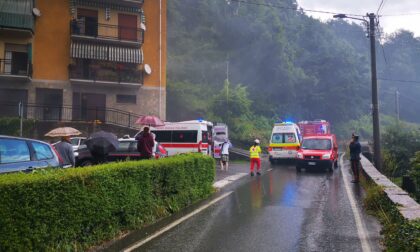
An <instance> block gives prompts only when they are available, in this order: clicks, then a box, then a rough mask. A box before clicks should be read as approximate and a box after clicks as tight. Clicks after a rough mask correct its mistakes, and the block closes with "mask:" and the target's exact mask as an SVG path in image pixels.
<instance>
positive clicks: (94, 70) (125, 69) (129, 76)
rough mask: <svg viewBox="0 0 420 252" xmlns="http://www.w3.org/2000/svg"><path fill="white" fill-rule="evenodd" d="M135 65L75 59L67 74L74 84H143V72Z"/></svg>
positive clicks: (138, 85)
mask: <svg viewBox="0 0 420 252" xmlns="http://www.w3.org/2000/svg"><path fill="white" fill-rule="evenodd" d="M137 67H138V65H137V64H124V63H113V62H106V61H91V60H77V61H76V64H72V65H70V67H69V75H70V81H71V82H72V83H74V84H93V83H96V84H102V85H111V86H114V85H124V86H127V87H128V86H131V87H140V86H141V85H142V84H143V72H142V71H141V70H138V69H137Z"/></svg>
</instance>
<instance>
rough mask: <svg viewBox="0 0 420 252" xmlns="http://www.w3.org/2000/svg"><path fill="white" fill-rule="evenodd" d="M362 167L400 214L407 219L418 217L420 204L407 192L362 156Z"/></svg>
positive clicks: (419, 216) (419, 215)
mask: <svg viewBox="0 0 420 252" xmlns="http://www.w3.org/2000/svg"><path fill="white" fill-rule="evenodd" d="M361 164H362V169H363V171H364V173H365V174H366V176H367V177H368V178H369V179H370V180H371V181H372V182H374V183H375V184H377V185H378V186H380V187H382V188H383V190H384V191H385V193H386V195H387V196H388V198H389V199H390V200H391V201H392V202H393V203H394V204H396V205H397V207H398V210H399V211H400V214H401V216H403V217H404V218H405V219H407V220H415V219H419V218H420V205H419V204H418V203H417V202H416V201H415V200H414V199H412V198H411V197H410V196H409V195H408V193H407V192H406V191H404V190H402V189H401V188H399V187H398V186H397V185H395V184H394V183H392V181H391V180H389V179H388V178H387V177H386V176H384V175H383V174H382V173H380V172H379V171H378V170H377V169H376V168H375V167H374V166H373V164H372V163H371V162H369V160H368V159H367V158H365V157H363V156H362V160H361Z"/></svg>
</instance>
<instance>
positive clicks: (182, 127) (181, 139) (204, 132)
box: [151, 120, 210, 156]
mask: <svg viewBox="0 0 420 252" xmlns="http://www.w3.org/2000/svg"><path fill="white" fill-rule="evenodd" d="M151 132H152V133H154V134H155V135H156V141H157V142H158V143H159V144H161V145H162V146H163V147H164V148H165V149H166V150H167V152H168V156H173V155H176V154H181V153H190V152H199V153H203V154H205V155H210V145H209V132H208V122H206V121H202V120H194V121H185V122H165V125H163V126H157V127H152V128H151Z"/></svg>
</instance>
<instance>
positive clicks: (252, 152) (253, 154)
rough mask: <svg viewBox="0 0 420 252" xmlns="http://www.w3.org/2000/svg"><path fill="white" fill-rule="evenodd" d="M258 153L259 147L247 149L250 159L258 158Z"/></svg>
mask: <svg viewBox="0 0 420 252" xmlns="http://www.w3.org/2000/svg"><path fill="white" fill-rule="evenodd" d="M260 153H261V147H260V146H258V145H257V146H254V145H253V146H251V148H249V154H250V157H251V158H260Z"/></svg>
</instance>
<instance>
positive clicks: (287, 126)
mask: <svg viewBox="0 0 420 252" xmlns="http://www.w3.org/2000/svg"><path fill="white" fill-rule="evenodd" d="M301 141H302V136H301V134H300V129H299V127H298V126H297V125H296V124H294V123H290V122H284V123H276V124H274V127H273V131H272V133H271V138H270V145H269V147H268V153H269V160H270V162H271V163H273V162H274V161H275V160H281V159H295V158H296V155H297V150H298V149H299V147H300V143H301Z"/></svg>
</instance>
